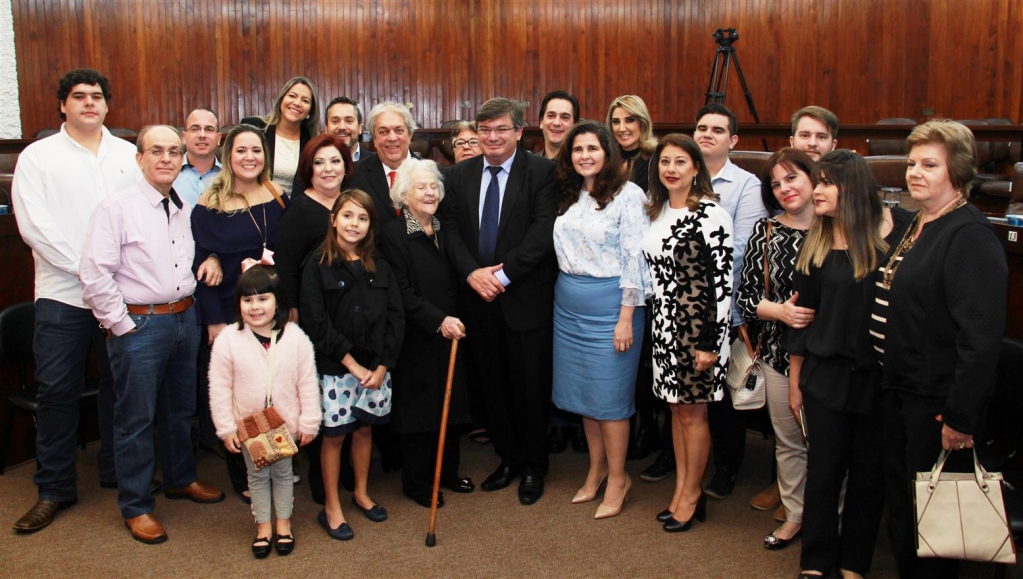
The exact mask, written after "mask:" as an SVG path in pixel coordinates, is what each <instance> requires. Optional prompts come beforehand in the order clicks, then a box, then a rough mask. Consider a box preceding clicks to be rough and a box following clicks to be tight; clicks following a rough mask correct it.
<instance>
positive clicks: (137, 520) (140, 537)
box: [124, 513, 167, 545]
mask: <svg viewBox="0 0 1023 579" xmlns="http://www.w3.org/2000/svg"><path fill="white" fill-rule="evenodd" d="M124 526H125V527H127V528H128V530H129V531H131V536H132V537H134V538H135V540H136V541H138V542H139V543H146V544H147V545H155V544H157V543H162V542H164V541H166V540H167V533H165V532H163V527H162V526H160V521H157V520H156V517H154V516H153V513H146V514H144V515H139V516H137V517H133V518H131V519H125V520H124Z"/></svg>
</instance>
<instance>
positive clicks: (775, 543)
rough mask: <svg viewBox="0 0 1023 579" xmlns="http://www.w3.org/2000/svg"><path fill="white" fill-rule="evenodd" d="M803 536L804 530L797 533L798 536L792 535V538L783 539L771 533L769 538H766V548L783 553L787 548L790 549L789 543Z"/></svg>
mask: <svg viewBox="0 0 1023 579" xmlns="http://www.w3.org/2000/svg"><path fill="white" fill-rule="evenodd" d="M802 534H803V530H802V529H800V530H799V531H796V534H795V535H792V537H791V538H789V539H782V538H781V537H779V536H778V535H775V534H774V533H771V534H770V535H768V536H767V537H764V548H765V549H767V550H768V551H781V550H782V549H784V548H785V547H788V546H789V543H791V542H792V541H795V540H796V539H798V538H799V536H800V535H802Z"/></svg>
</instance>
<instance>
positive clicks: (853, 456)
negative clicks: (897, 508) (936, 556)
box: [800, 397, 884, 575]
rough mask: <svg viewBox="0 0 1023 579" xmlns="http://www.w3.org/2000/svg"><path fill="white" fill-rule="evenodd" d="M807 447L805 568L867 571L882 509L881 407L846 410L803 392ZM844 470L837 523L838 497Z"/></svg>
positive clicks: (804, 522)
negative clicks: (842, 503) (867, 410)
mask: <svg viewBox="0 0 1023 579" xmlns="http://www.w3.org/2000/svg"><path fill="white" fill-rule="evenodd" d="M803 406H804V408H805V411H806V422H807V424H806V426H807V435H808V436H809V452H808V456H807V465H806V491H805V494H804V506H803V551H802V554H801V556H800V565H801V566H802V568H803V569H804V570H807V571H809V570H814V571H823V572H824V573H825V574H826V573H828V572H829V571H831V570H832V569H833V568H835V567H839V568H841V569H846V570H848V571H854V572H856V573H859V574H860V575H865V574H866V573H867V571H869V570H870V563H871V560H872V559H873V556H874V545H875V543H876V542H877V533H878V529H879V528H880V526H881V513H882V511H883V510H884V477H883V476H882V474H881V465H882V462H883V461H882V458H881V456H882V445H883V443H884V438H883V434H882V432H881V428H882V427H881V410H880V409H877V410H876V411H875V412H874V413H873V414H850V413H845V412H836V411H834V410H831V409H829V408H825V407H824V406H822V405H821V404H820V403H818V402H817V401H815V400H814V399H812V398H810V397H804V399H803ZM846 474H848V477H849V480H848V483H847V485H846V492H845V506H844V508H843V509H842V517H841V522H839V516H838V507H839V504H838V500H839V496H840V494H841V492H842V480H843V479H845V477H846Z"/></svg>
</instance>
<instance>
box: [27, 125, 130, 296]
mask: <svg viewBox="0 0 1023 579" xmlns="http://www.w3.org/2000/svg"><path fill="white" fill-rule="evenodd" d="M102 131H103V136H102V137H101V139H100V143H99V149H98V150H97V152H96V154H95V155H94V154H93V153H92V151H90V150H89V149H86V148H85V147H83V146H81V145H80V144H78V143H77V142H76V141H75V140H74V139H72V138H71V137H70V136H69V135H68V133H67V129H66V127H65V126H64V125H61V127H60V132H59V133H57V134H55V135H51V136H49V137H46V138H45V139H40V140H38V141H36V142H35V143H32V144H31V145H29V146H28V147H25V150H24V151H22V153H21V155H20V156H19V157H18V166H17V168H16V169H15V171H14V184H13V187H12V191H11V200H12V202H13V204H14V213H15V216H16V217H17V220H18V230H19V231H20V232H21V238H22V239H24V240H25V243H26V244H27V245H28V246H29V247H31V248H32V257H33V258H34V259H35V299H37V300H38V299H43V298H45V299H51V300H55V301H58V302H61V303H64V304H67V305H70V306H75V307H79V308H86V307H88V306H86V305H85V302H83V301H82V284H81V283H80V282H79V281H78V262H79V258H80V257H81V253H82V246H83V244H84V243H85V234H86V231H88V227H89V218H90V217H91V216H92V213H93V211H95V209H96V207H97V206H98V205H99V204H100V202H102V201H103V200H104V199H106V198H107V196H109V195H110V194H112V193H115V192H117V191H120V190H122V189H127V188H128V187H131V186H132V185H134V184H135V183H136V182H138V181H139V180H140V179H141V178H142V172H141V171H139V166H138V163H136V162H135V146H134V145H132V144H131V143H129V142H128V141H125V140H124V139H119V138H117V137H115V136H113V135H111V134H110V131H108V130H107V129H106V127H103V129H102Z"/></svg>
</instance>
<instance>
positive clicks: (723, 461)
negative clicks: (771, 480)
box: [707, 388, 746, 477]
mask: <svg viewBox="0 0 1023 579" xmlns="http://www.w3.org/2000/svg"><path fill="white" fill-rule="evenodd" d="M707 421H708V422H709V423H710V424H709V425H710V441H711V445H712V447H711V452H713V454H714V468H715V469H716V470H717V471H719V472H720V471H724V472H726V473H728V474H730V475H731V476H733V477H734V476H736V475H738V474H739V467H741V466H742V460H743V458H745V456H746V417H745V416H744V415H743V414H742V413H741V412H739V411H738V410H736V409H735V407H734V406H732V395H731V393H730V392H729V390H728V388H725V398H724V400H722V401H721V402H712V403H710V404H708V405H707Z"/></svg>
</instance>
